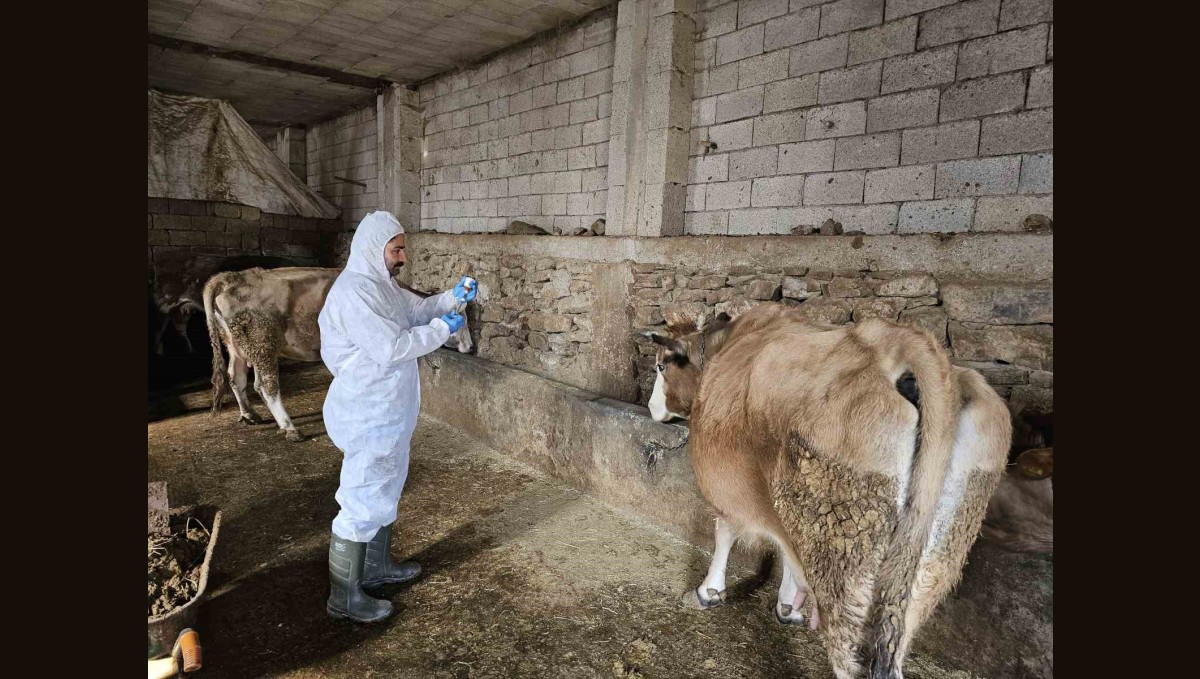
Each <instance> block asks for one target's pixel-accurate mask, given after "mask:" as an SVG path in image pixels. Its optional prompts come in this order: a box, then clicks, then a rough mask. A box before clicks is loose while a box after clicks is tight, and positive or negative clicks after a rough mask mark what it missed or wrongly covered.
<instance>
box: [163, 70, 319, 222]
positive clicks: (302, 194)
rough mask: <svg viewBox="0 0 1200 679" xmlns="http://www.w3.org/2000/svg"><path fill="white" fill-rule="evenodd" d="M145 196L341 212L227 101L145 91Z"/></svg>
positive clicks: (281, 210) (308, 213) (315, 213)
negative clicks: (299, 175)
mask: <svg viewBox="0 0 1200 679" xmlns="http://www.w3.org/2000/svg"><path fill="white" fill-rule="evenodd" d="M147 110H148V114H149V124H148V126H147V133H146V136H147V147H148V148H147V151H146V160H147V165H148V167H147V171H146V180H147V185H146V195H147V196H148V197H150V198H180V199H185V200H210V201H218V202H224V203H238V204H241V205H250V206H253V207H257V208H259V209H261V210H262V211H263V212H271V213H275V214H284V215H298V216H301V217H321V218H325V219H332V218H334V217H337V216H338V215H339V214H340V210H339V209H338V208H337V207H335V206H333V205H331V204H330V203H329V202H328V201H326V200H325V199H324V198H322V197H321V196H320V195H319V194H318V193H317V192H316V191H313V190H312V189H311V188H309V187H308V185H307V184H305V183H304V182H302V181H300V178H299V177H297V176H296V175H295V174H293V173H292V171H291V170H289V169H288V166H287V165H285V164H284V163H283V161H282V160H280V159H279V158H278V157H276V156H275V154H274V153H273V152H272V151H271V149H270V148H268V147H267V145H266V144H264V143H263V141H262V139H259V137H258V135H257V134H255V132H254V129H253V128H251V127H250V125H249V124H248V123H247V122H246V121H245V120H243V119H242V116H240V115H238V112H237V111H236V110H234V108H233V106H231V105H230V104H229V102H226V101H221V100H220V99H205V98H203V97H187V96H176V95H171V94H165V93H163V92H159V91H157V90H153V89H152V90H149V92H148V96H147Z"/></svg>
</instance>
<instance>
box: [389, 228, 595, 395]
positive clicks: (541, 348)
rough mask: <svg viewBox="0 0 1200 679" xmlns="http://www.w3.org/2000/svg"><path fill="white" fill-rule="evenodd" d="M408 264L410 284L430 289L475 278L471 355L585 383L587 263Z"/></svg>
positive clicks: (461, 258)
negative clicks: (409, 266)
mask: <svg viewBox="0 0 1200 679" xmlns="http://www.w3.org/2000/svg"><path fill="white" fill-rule="evenodd" d="M411 266H412V271H413V273H412V276H411V278H410V280H409V283H410V284H411V285H412V286H413V287H415V288H417V289H418V290H424V291H427V292H435V291H439V290H445V289H446V288H448V287H452V286H453V285H454V284H455V283H457V282H458V280H459V278H460V277H461V276H462V275H466V274H469V275H471V276H473V277H475V278H476V279H477V280H478V281H479V296H478V297H477V298H476V301H475V303H474V304H472V305H470V306H469V307H468V320H469V321H470V328H471V333H472V338H473V339H474V341H475V344H476V347H477V348H476V355H478V356H479V357H481V358H486V359H488V360H490V361H495V362H497V363H501V364H504V365H507V366H512V367H515V368H521V369H523V370H527V371H529V372H532V373H534V374H537V375H541V376H542V377H547V378H550V379H553V380H556V381H559V382H564V383H566V384H571V385H583V384H587V382H588V380H587V376H586V375H587V371H588V368H589V365H590V363H589V361H590V351H591V344H592V319H591V315H590V313H589V312H590V311H591V308H592V305H593V303H594V299H593V291H592V264H591V263H589V262H581V261H564V260H555V259H553V258H550V257H536V256H522V255H519V254H511V255H505V256H503V257H498V258H494V259H493V258H488V259H476V258H473V257H471V256H469V255H461V254H445V255H442V254H434V253H432V252H428V251H425V252H419V253H417V256H416V261H414V262H412V264H411Z"/></svg>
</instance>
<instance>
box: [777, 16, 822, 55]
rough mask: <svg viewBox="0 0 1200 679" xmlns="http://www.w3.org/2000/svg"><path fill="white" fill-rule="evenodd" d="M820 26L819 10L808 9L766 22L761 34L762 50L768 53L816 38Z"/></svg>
mask: <svg viewBox="0 0 1200 679" xmlns="http://www.w3.org/2000/svg"><path fill="white" fill-rule="evenodd" d="M820 24H821V8H819V7H810V8H808V9H803V10H800V11H795V8H793V10H792V13H791V14H788V15H786V16H781V17H779V18H777V19H771V20H770V21H768V22H767V24H766V28H765V29H764V32H763V49H765V50H766V51H768V52H770V51H772V50H777V49H779V48H781V47H791V46H792V45H799V44H800V43H802V42H808V41H810V40H815V39H816V38H817V29H818V27H819V26H820Z"/></svg>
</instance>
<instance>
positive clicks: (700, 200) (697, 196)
mask: <svg viewBox="0 0 1200 679" xmlns="http://www.w3.org/2000/svg"><path fill="white" fill-rule="evenodd" d="M684 209H685V210H687V211H688V212H701V211H703V210H704V184H688V187H687V204H686V207H685V208H684ZM685 230H686V229H685Z"/></svg>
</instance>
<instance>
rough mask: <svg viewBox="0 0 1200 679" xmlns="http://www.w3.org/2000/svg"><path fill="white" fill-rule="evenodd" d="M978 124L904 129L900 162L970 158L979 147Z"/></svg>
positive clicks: (968, 121)
mask: <svg viewBox="0 0 1200 679" xmlns="http://www.w3.org/2000/svg"><path fill="white" fill-rule="evenodd" d="M979 126H980V125H979V121H978V120H964V121H961V122H957V123H947V124H945V125H937V126H934V127H923V128H920V129H916V130H904V133H903V135H904V136H903V140H902V143H901V154H900V162H901V163H902V164H904V165H913V164H917V163H934V162H938V161H941V160H957V159H959V158H973V157H974V156H975V154H976V151H977V150H978V148H979Z"/></svg>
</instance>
